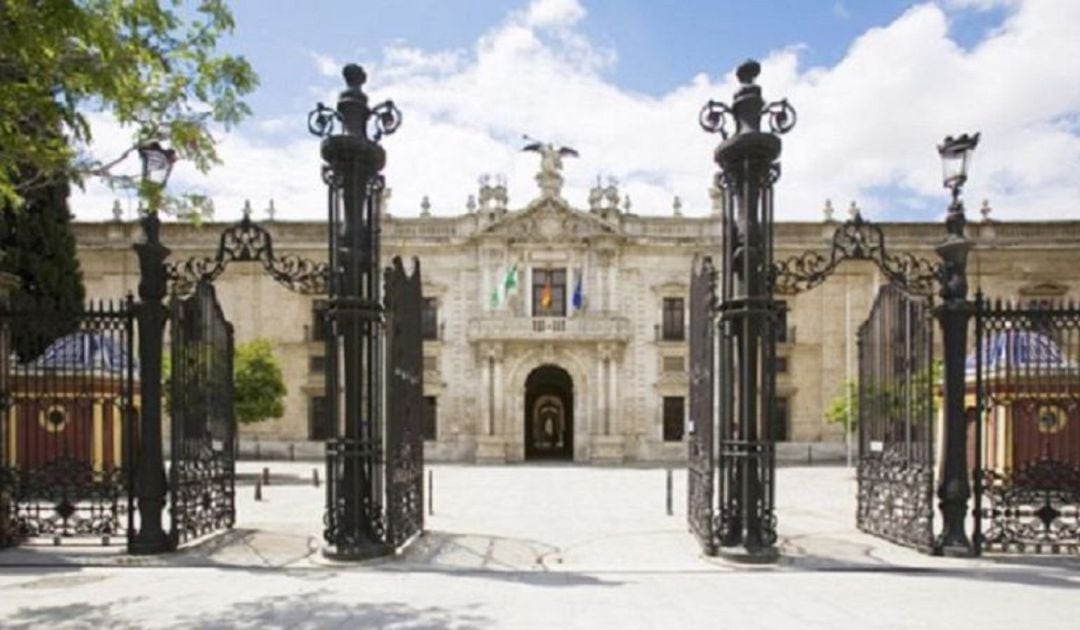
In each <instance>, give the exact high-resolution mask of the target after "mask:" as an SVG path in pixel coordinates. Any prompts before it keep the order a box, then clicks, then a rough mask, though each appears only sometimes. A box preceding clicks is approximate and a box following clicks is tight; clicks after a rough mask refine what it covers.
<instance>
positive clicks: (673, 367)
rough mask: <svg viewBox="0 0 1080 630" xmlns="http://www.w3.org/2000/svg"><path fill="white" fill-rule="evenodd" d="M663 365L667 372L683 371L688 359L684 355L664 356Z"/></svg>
mask: <svg viewBox="0 0 1080 630" xmlns="http://www.w3.org/2000/svg"><path fill="white" fill-rule="evenodd" d="M663 366H664V371H665V372H682V371H684V370H685V369H686V361H685V360H684V359H683V357H682V355H679V356H671V357H664V363H663Z"/></svg>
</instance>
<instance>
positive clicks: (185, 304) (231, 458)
mask: <svg viewBox="0 0 1080 630" xmlns="http://www.w3.org/2000/svg"><path fill="white" fill-rule="evenodd" d="M170 315H171V319H170V321H171V331H172V356H171V358H172V361H171V366H172V374H171V376H170V379H171V383H170V387H169V392H170V401H169V403H170V404H169V413H170V415H171V417H172V436H171V440H170V444H171V453H170V455H171V461H170V466H169V513H170V516H171V519H172V524H171V528H170V530H169V540H170V543H171V545H172V546H173V548H176V547H177V546H179V545H181V544H183V543H184V542H187V541H189V540H191V539H193V538H197V537H199V536H202V535H204V534H208V533H210V532H213V531H215V530H218V529H225V528H229V527H232V526H233V524H234V523H235V522H236V502H235V496H236V492H235V490H236V489H235V477H236V421H235V418H234V416H233V328H232V324H230V323H229V322H228V321H226V319H225V315H224V314H223V313H222V311H221V305H220V304H219V303H218V301H217V295H216V294H215V292H214V287H213V285H212V284H211V283H210V282H209V281H207V280H201V281H199V282H198V283H197V285H196V286H195V291H194V293H193V294H192V295H191V296H190V297H187V298H179V297H176V296H174V297H173V299H172V302H171V305H170Z"/></svg>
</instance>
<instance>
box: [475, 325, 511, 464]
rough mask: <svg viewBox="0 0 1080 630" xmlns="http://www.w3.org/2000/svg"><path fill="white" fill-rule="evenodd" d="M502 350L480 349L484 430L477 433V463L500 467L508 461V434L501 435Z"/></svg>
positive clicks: (496, 347) (495, 347)
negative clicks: (498, 421)
mask: <svg viewBox="0 0 1080 630" xmlns="http://www.w3.org/2000/svg"><path fill="white" fill-rule="evenodd" d="M500 350H501V348H500V347H499V345H498V344H495V343H490V344H483V345H481V346H480V360H481V361H483V367H482V370H483V383H482V384H481V387H482V389H483V393H482V396H481V400H482V402H481V410H482V417H483V421H482V426H478V427H477V430H476V463H478V464H497V463H503V462H505V461H506V446H505V445H506V436H504V435H503V432H504V431H505V429H504V431H498V430H497V429H498V424H497V420H498V417H499V409H500V408H501V407H502V406H503V405H501V404H500V400H499V398H500V397H499V395H498V394H499V388H500V387H501V386H500V383H501V381H502V367H501V364H500V363H501V354H502V353H501V352H500Z"/></svg>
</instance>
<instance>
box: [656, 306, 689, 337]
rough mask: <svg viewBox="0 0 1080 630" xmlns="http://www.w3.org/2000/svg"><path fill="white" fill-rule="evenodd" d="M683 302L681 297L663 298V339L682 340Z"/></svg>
mask: <svg viewBox="0 0 1080 630" xmlns="http://www.w3.org/2000/svg"><path fill="white" fill-rule="evenodd" d="M683 309H684V303H683V299H682V298H681V297H677V298H664V322H663V326H662V327H661V334H662V337H661V339H663V340H664V341H682V340H683V339H684V338H685V337H684V333H685V331H684V330H683Z"/></svg>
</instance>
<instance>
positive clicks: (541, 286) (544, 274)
mask: <svg viewBox="0 0 1080 630" xmlns="http://www.w3.org/2000/svg"><path fill="white" fill-rule="evenodd" d="M532 312H533V317H566V270H565V269H533V272H532Z"/></svg>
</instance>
